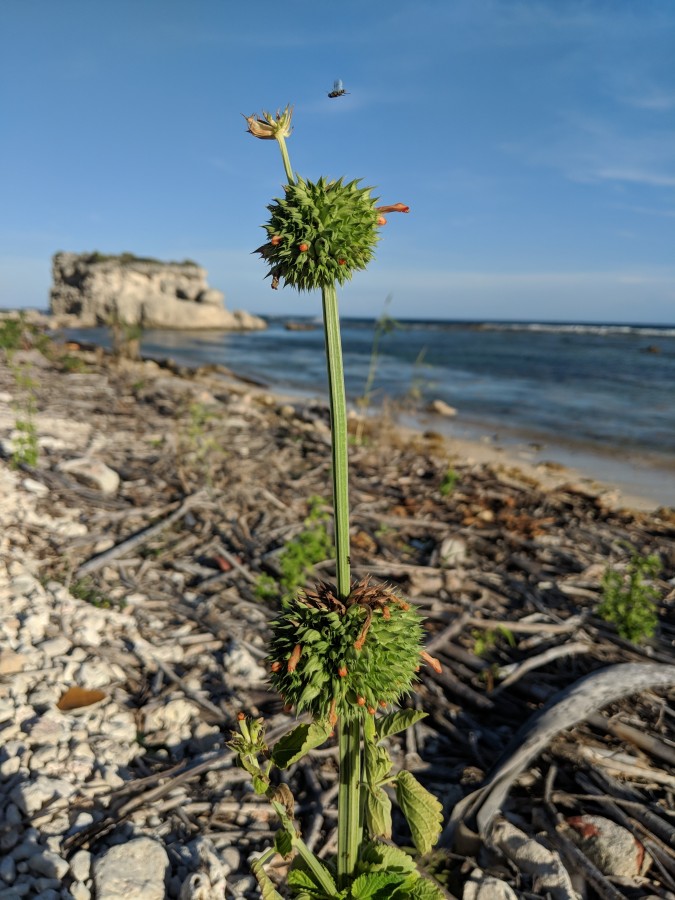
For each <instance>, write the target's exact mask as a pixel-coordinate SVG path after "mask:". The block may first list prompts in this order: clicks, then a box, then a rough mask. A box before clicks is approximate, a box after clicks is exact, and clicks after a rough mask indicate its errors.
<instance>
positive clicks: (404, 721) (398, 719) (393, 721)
mask: <svg viewBox="0 0 675 900" xmlns="http://www.w3.org/2000/svg"><path fill="white" fill-rule="evenodd" d="M426 715H427V714H426V713H425V712H423V711H422V710H421V709H400V710H398V711H397V712H393V713H388V714H387V715H386V716H381V717H380V718H379V719H377V720H376V722H375V727H376V728H377V737H378V740H380V741H381V740H382V739H383V738H386V737H387V736H388V735H390V734H397V733H398V732H399V731H405V729H406V728H410V726H411V725H414V724H415V722H419V720H420V719H423V718H424V717H425V716H426Z"/></svg>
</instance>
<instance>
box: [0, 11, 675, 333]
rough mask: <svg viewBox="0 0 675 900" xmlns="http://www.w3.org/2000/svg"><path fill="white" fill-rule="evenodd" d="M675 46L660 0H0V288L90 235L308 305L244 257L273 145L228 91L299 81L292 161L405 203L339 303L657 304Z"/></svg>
mask: <svg viewBox="0 0 675 900" xmlns="http://www.w3.org/2000/svg"><path fill="white" fill-rule="evenodd" d="M674 48H675V3H673V2H672V0H639V2H637V0H625V2H622V0H611V2H610V0H594V2H593V0H587V2H582V0H426V2H425V0H414V2H413V0H387V2H386V3H385V2H383V0H371V2H369V3H366V2H364V0H341V2H334V3H313V4H308V3H306V2H304V3H300V2H295V0H286V2H283V3H280V2H269V0H257V2H255V3H234V2H230V0H192V2H190V3H188V2H185V0H180V2H175V0H114V2H112V0H97V2H91V0H86V2H85V0H59V2H57V3H55V2H53V0H21V2H19V0H14V2H11V0H10V2H4V3H2V4H0V121H1V122H2V140H1V141H0V173H1V174H0V306H2V307H15V306H38V307H43V308H44V307H46V305H47V296H48V290H49V283H50V257H51V255H52V254H53V253H54V252H55V251H57V250H59V249H62V250H72V251H86V250H88V251H91V250H95V249H96V250H99V251H102V252H107V253H115V252H121V251H124V250H129V251H132V252H134V253H137V254H138V255H144V256H157V257H160V258H166V259H183V258H185V257H190V258H192V259H196V260H197V261H198V262H200V263H201V264H203V265H204V266H205V267H206V268H207V269H208V271H209V282H210V283H211V284H212V285H213V286H214V287H217V288H219V289H221V290H223V291H224V292H225V294H226V302H227V305H228V306H229V307H230V308H244V309H249V310H252V311H255V312H261V313H280V314H284V313H292V314H314V313H317V312H318V311H319V304H318V298H316V297H313V296H311V295H300V296H299V295H297V294H296V293H295V292H293V291H292V290H291V289H288V288H287V289H285V290H279V291H277V292H274V291H271V290H270V287H269V280H265V279H264V275H265V271H266V270H265V267H264V265H263V263H262V262H261V261H260V260H259V259H258V257H256V256H254V255H251V251H252V250H253V249H254V248H255V247H257V246H258V245H259V244H260V243H261V242H262V236H263V232H262V231H261V229H260V225H261V224H262V222H263V221H264V220H265V216H266V209H265V207H266V204H267V203H268V202H270V200H271V199H272V198H273V197H275V196H278V194H279V190H280V185H281V183H282V181H283V169H282V166H281V160H280V157H279V155H278V152H277V151H276V145H275V144H274V143H273V142H267V141H256V140H255V139H253V138H252V137H250V136H248V135H247V134H246V133H245V122H244V119H243V118H242V116H241V114H242V113H245V114H247V115H250V114H251V113H254V112H259V111H260V110H262V109H272V110H274V109H276V108H278V107H280V106H284V105H285V104H286V103H293V104H294V106H295V114H294V125H295V130H294V133H293V135H292V137H291V139H290V141H289V151H290V155H291V162H292V165H293V167H294V169H295V170H296V171H298V172H299V173H300V174H302V175H303V176H305V177H309V178H316V177H318V176H319V175H326V176H329V177H335V176H340V175H345V176H347V177H348V178H354V177H359V178H363V179H364V181H365V183H366V184H372V185H374V186H376V188H377V190H376V194H377V195H378V196H379V197H380V198H381V200H382V203H394V202H397V201H403V202H404V203H407V204H409V206H410V207H411V212H410V214H409V215H408V216H401V215H398V216H395V215H392V216H390V217H389V223H388V225H387V226H386V227H385V228H384V229H383V232H382V241H381V242H380V244H379V246H378V252H377V259H376V261H375V262H374V263H373V264H372V265H371V267H370V268H369V270H368V271H367V272H365V273H361V274H357V275H356V276H355V278H354V280H353V281H352V282H351V284H349V285H348V286H346V287H345V288H344V290H343V291H342V292H341V306H342V312H343V313H344V314H347V315H349V314H351V315H378V314H379V313H380V312H381V311H382V308H383V306H384V302H385V298H386V297H387V296H388V295H391V296H392V304H391V307H390V312H391V314H392V315H394V316H397V317H399V318H405V317H420V318H465V319H537V320H574V321H619V322H655V323H664V324H673V323H675V52H674ZM335 78H341V79H342V80H343V81H344V84H345V87H346V88H347V90H348V91H349V92H350V93H349V94H348V96H345V97H342V98H340V99H337V100H329V99H328V98H327V96H326V93H327V91H329V90H330V89H331V86H332V83H333V80H334V79H335Z"/></svg>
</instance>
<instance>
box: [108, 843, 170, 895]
mask: <svg viewBox="0 0 675 900" xmlns="http://www.w3.org/2000/svg"><path fill="white" fill-rule="evenodd" d="M168 869H169V857H168V856H167V854H166V850H165V849H164V847H163V846H162V845H161V844H160V843H158V842H157V841H154V840H152V838H148V837H139V838H134V839H133V840H131V841H128V842H127V843H126V844H118V845H117V846H114V847H111V848H110V849H109V850H107V851H106V852H105V853H104V854H103V856H100V857H98V858H97V859H96V860H95V861H94V885H95V895H96V900H164V897H165V879H166V875H167V871H168Z"/></svg>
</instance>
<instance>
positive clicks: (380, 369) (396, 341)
mask: <svg viewBox="0 0 675 900" xmlns="http://www.w3.org/2000/svg"><path fill="white" fill-rule="evenodd" d="M287 321H288V319H287V318H271V319H269V327H268V329H267V330H265V331H261V332H250V333H231V332H229V333H227V332H171V331H147V332H145V333H144V335H143V339H142V351H143V353H144V355H147V356H151V357H156V358H159V357H171V358H172V359H174V360H175V361H176V362H179V363H183V364H187V365H198V364H201V363H221V364H223V365H225V366H227V367H228V368H230V369H232V370H233V371H235V372H237V373H239V374H241V375H245V376H248V377H250V378H253V379H256V380H258V381H260V382H263V383H264V384H266V385H268V386H269V387H271V388H273V389H277V390H280V391H282V392H286V393H291V394H303V395H313V396H325V395H326V369H325V358H324V351H323V340H324V338H323V328H322V326H321V323H320V321H318V320H317V321H316V322H312V320H304V322H305V323H306V324H310V325H311V324H315V325H316V327H315V328H313V330H287V329H286V327H285V324H286V322H287ZM293 321H296V322H297V321H303V320H298V319H294V320H293ZM68 334H69V336H72V337H79V338H80V339H83V340H90V341H94V342H100V343H105V342H106V339H107V334H106V330H105V329H94V330H87V331H81V332H80V331H78V332H72V331H71V332H69V333H68ZM374 335H375V323H374V322H373V321H372V320H359V319H345V320H343V322H342V339H343V354H344V363H345V380H346V388H347V393H348V396H349V397H350V398H351V399H352V400H354V399H355V398H356V397H358V396H360V395H362V393H363V391H364V385H365V382H366V379H367V377H368V370H369V366H370V364H371V359H372V350H373V339H374ZM385 398H389V399H393V400H396V401H397V402H399V403H400V404H401V405H402V407H404V408H405V409H407V410H408V411H409V414H410V412H414V411H415V410H417V411H419V410H423V409H424V407H425V406H426V405H428V403H429V401H431V400H434V399H440V400H444V401H445V402H446V403H448V404H449V405H450V406H453V407H455V409H457V411H458V413H457V416H455V417H453V418H452V419H448V420H446V421H445V422H443V421H442V420H441V419H440V417H437V419H436V422H435V424H434V425H432V426H431V427H436V428H438V429H439V430H446V431H447V430H448V429H451V431H452V433H454V434H456V435H458V436H467V437H476V436H480V435H494V436H497V437H498V439H499V440H504V441H507V442H508V441H516V440H520V441H523V440H525V441H529V442H531V443H532V444H543V445H553V446H556V447H567V448H571V449H577V450H583V451H585V452H589V453H598V454H600V455H601V456H602V455H605V456H609V457H613V458H620V457H621V456H622V455H623V456H625V457H626V458H630V459H631V460H632V461H633V464H634V465H638V466H639V460H640V459H641V458H642V457H644V458H645V459H647V458H648V459H649V460H650V464H651V463H654V461H655V460H656V462H657V463H659V464H660V465H663V466H665V467H666V468H670V466H671V464H672V465H673V466H674V467H675V328H673V327H665V326H664V327H660V326H648V327H647V326H626V325H602V324H601V325H574V324H537V323H499V322H494V323H488V322H482V323H481V322H475V323H470V322H448V321H438V322H429V321H425V322H415V321H402V322H399V323H398V325H397V327H395V328H393V330H391V331H390V332H389V333H387V334H383V335H382V336H381V338H380V342H379V352H378V357H377V365H376V370H375V379H374V382H373V394H372V405H373V406H374V407H376V406H377V405H378V404H379V403H381V402H382V401H383V400H384V399H385ZM415 398H417V402H413V401H414V400H415ZM425 424H426V425H427V427H429V420H428V419H427V420H426V422H425ZM636 461H637V462H636ZM671 480H672V485H671V492H672V493H673V495H674V496H675V468H674V469H673V473H672V474H671Z"/></svg>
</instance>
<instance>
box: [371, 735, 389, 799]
mask: <svg viewBox="0 0 675 900" xmlns="http://www.w3.org/2000/svg"><path fill="white" fill-rule="evenodd" d="M364 751H365V773H364V774H365V779H366V783H367V784H368V785H369V787H371V788H375V787H377V785H378V784H379V783H380V782H381V781H384V779H385V778H386V777H387V776H388V775H389V773H390V772H391V767H392V766H393V763H392V761H391V757H390V756H389V753H388V752H387V750H386V748H385V747H378V746H376V745H373V744H371V743H370V742H369V741H366V742H365V743H364Z"/></svg>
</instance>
